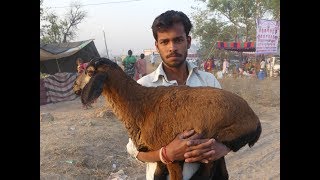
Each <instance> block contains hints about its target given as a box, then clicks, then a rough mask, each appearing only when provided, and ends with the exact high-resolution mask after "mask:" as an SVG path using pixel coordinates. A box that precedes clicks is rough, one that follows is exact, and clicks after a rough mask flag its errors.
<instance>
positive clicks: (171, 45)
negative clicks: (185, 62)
mask: <svg viewBox="0 0 320 180" xmlns="http://www.w3.org/2000/svg"><path fill="white" fill-rule="evenodd" d="M177 49H178V48H177V44H176V43H174V42H170V43H169V51H170V52H175V51H177Z"/></svg>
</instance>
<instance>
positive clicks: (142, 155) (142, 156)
mask: <svg viewBox="0 0 320 180" xmlns="http://www.w3.org/2000/svg"><path fill="white" fill-rule="evenodd" d="M159 151H160V150H156V151H149V152H139V153H138V155H137V159H139V160H140V161H143V162H157V161H160V157H159Z"/></svg>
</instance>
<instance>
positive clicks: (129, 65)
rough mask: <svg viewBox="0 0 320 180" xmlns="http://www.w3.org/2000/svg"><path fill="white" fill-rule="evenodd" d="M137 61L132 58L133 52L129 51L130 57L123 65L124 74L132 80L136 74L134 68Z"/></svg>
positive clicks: (124, 60) (125, 59)
mask: <svg viewBox="0 0 320 180" xmlns="http://www.w3.org/2000/svg"><path fill="white" fill-rule="evenodd" d="M136 61H137V59H136V58H135V57H134V56H132V51H131V50H129V51H128V56H127V57H125V58H124V59H123V61H122V65H123V66H124V72H125V73H126V74H127V75H128V76H130V77H131V78H132V79H133V77H134V73H135V70H134V69H135V68H134V64H135V63H136Z"/></svg>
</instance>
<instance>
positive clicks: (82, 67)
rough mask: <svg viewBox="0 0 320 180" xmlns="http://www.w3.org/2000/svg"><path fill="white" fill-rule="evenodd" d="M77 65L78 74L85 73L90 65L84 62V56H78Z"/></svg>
mask: <svg viewBox="0 0 320 180" xmlns="http://www.w3.org/2000/svg"><path fill="white" fill-rule="evenodd" d="M76 65H77V72H78V75H80V74H81V73H83V72H84V71H85V69H86V67H87V65H88V63H84V61H83V59H82V58H78V59H77V60H76Z"/></svg>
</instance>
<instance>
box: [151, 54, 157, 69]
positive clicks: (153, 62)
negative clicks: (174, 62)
mask: <svg viewBox="0 0 320 180" xmlns="http://www.w3.org/2000/svg"><path fill="white" fill-rule="evenodd" d="M150 62H151V64H152V66H154V65H155V63H156V57H155V55H154V52H152V54H151V55H150Z"/></svg>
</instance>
